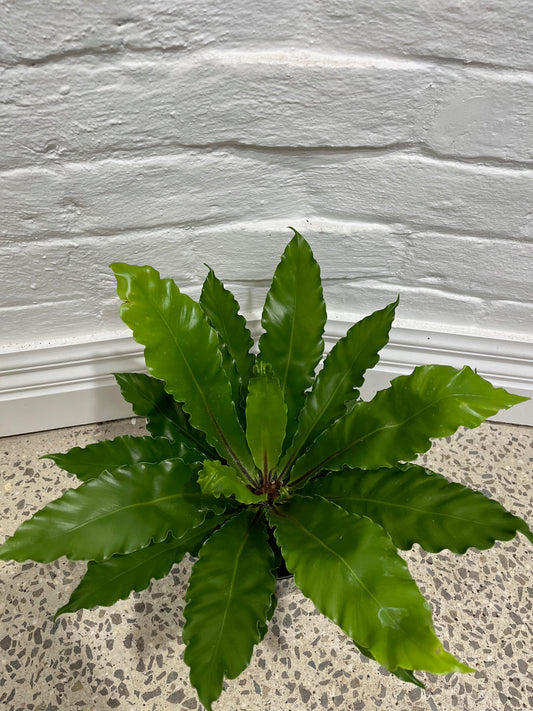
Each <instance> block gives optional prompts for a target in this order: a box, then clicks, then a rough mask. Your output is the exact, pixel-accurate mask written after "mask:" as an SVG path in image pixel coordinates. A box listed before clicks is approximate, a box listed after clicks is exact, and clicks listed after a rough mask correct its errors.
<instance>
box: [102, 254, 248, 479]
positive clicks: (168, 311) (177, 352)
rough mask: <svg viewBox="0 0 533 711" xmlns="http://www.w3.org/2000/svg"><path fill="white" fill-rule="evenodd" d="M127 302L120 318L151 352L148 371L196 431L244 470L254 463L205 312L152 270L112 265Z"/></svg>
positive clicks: (168, 280) (118, 288)
mask: <svg viewBox="0 0 533 711" xmlns="http://www.w3.org/2000/svg"><path fill="white" fill-rule="evenodd" d="M111 268H112V269H113V271H114V273H115V276H116V279H117V292H118V295H119V297H120V298H121V299H122V300H123V304H122V306H121V310H120V316H121V318H122V320H123V321H124V323H125V324H126V325H127V326H129V327H130V328H131V329H132V331H133V337H134V338H135V340H136V341H137V342H138V343H140V344H142V345H143V346H144V347H145V350H144V357H145V361H146V367H147V368H148V370H149V371H150V373H151V374H152V375H153V376H155V377H156V378H160V379H162V380H164V381H165V390H166V391H167V392H168V393H170V394H171V395H173V396H174V398H175V399H176V400H177V401H178V402H182V403H183V409H184V410H185V411H186V412H188V413H189V415H190V421H191V424H192V425H193V427H196V428H197V429H200V430H202V432H205V435H206V438H207V441H208V442H209V443H210V444H211V445H213V446H214V447H215V448H216V449H217V451H218V452H219V454H221V455H222V456H224V457H225V458H226V459H228V460H230V461H232V462H235V463H236V464H237V466H238V467H239V468H243V469H248V470H249V471H250V470H253V461H252V457H251V455H250V452H249V450H248V445H247V444H246V438H245V436H244V432H243V430H242V427H241V425H240V423H239V419H238V417H237V412H236V410H235V405H234V403H233V400H232V399H231V385H230V382H229V380H228V378H227V376H226V374H225V372H224V369H223V368H222V356H221V354H220V351H219V349H218V335H217V333H216V332H215V331H214V330H213V329H212V328H211V326H210V325H209V324H208V322H207V320H206V318H205V315H204V312H203V310H202V309H201V307H200V306H199V305H198V304H197V303H196V302H194V301H193V300H192V299H191V298H190V297H189V296H187V295H186V294H182V293H181V292H180V290H179V289H178V287H177V286H176V284H175V283H174V282H173V281H172V280H171V279H161V278H160V276H159V273H158V272H157V271H156V270H155V269H153V268H152V267H137V266H132V265H128V264H121V263H115V264H112V265H111Z"/></svg>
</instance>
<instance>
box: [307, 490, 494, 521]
mask: <svg viewBox="0 0 533 711" xmlns="http://www.w3.org/2000/svg"><path fill="white" fill-rule="evenodd" d="M321 496H324V498H327V500H328V501H332V502H337V501H354V502H359V501H360V502H363V503H370V504H378V505H379V506H385V507H386V506H388V507H391V508H398V509H405V510H406V511H413V512H414V513H419V514H426V515H430V516H440V517H442V518H453V519H456V520H457V521H467V522H468V523H474V524H476V525H478V526H483V525H484V524H483V522H482V521H475V520H472V519H471V518H466V517H463V516H454V515H453V514H447V513H443V512H441V511H434V510H431V509H429V510H426V509H417V508H414V507H413V506H407V504H397V503H392V502H390V501H386V500H385V501H381V500H380V499H370V498H367V497H358V496H329V495H325V494H321ZM339 505H340V504H339ZM343 508H344V507H343ZM485 525H486V524H485Z"/></svg>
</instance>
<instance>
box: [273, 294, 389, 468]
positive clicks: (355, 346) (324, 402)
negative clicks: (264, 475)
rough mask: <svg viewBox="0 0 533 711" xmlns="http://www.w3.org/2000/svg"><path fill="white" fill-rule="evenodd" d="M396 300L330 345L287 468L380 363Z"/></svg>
mask: <svg viewBox="0 0 533 711" xmlns="http://www.w3.org/2000/svg"><path fill="white" fill-rule="evenodd" d="M397 305H398V299H397V300H396V301H395V302H394V303H392V304H389V305H388V306H386V307H385V308H384V309H381V310H380V311H376V312H374V313H373V314H371V315H370V316H367V317H366V318H364V319H362V320H361V321H359V322H358V323H356V324H354V325H353V326H352V327H351V328H350V329H349V330H348V332H347V334H346V335H345V336H344V337H343V338H341V339H340V340H339V341H337V343H336V344H335V345H334V346H333V348H332V349H331V351H330V353H329V354H328V356H327V357H326V359H325V361H324V367H323V368H322V370H321V371H320V372H319V374H318V375H317V377H316V379H315V381H314V382H313V386H312V388H311V390H310V392H309V393H308V395H307V398H306V400H305V404H304V407H303V409H302V412H301V414H300V421H299V424H298V430H297V432H296V435H295V437H294V440H293V442H292V444H291V446H290V447H289V450H288V452H287V457H286V458H285V462H286V465H285V468H286V469H288V468H289V467H290V466H291V464H292V462H293V461H294V460H295V459H296V458H297V456H298V454H299V453H300V452H301V451H302V450H303V449H305V448H306V446H308V445H309V443H311V442H312V441H313V440H315V439H316V438H317V436H318V435H319V434H320V433H321V432H322V431H323V430H324V429H325V428H326V427H328V426H329V425H330V424H331V423H332V422H334V421H335V420H337V419H338V418H339V417H341V416H342V415H344V413H345V412H346V401H348V400H350V401H353V400H355V399H357V397H358V395H359V393H358V391H357V390H356V388H359V387H360V386H361V385H362V384H363V381H364V375H365V372H366V371H367V370H368V369H369V368H373V367H374V366H375V365H376V363H377V362H378V360H379V355H378V353H379V351H380V350H381V349H382V348H383V346H385V345H386V344H387V343H388V340H389V331H390V328H391V325H392V322H393V320H394V313H395V311H396V307H397Z"/></svg>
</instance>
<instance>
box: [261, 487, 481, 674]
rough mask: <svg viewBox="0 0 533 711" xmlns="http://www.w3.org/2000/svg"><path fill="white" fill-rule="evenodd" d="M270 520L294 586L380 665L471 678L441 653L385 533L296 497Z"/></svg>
mask: <svg viewBox="0 0 533 711" xmlns="http://www.w3.org/2000/svg"><path fill="white" fill-rule="evenodd" d="M270 519H271V523H272V524H275V526H276V531H275V534H276V538H277V541H278V544H279V546H280V547H281V550H282V552H283V557H284V559H285V562H286V564H287V568H288V569H289V570H291V571H292V572H293V573H294V581H295V583H296V585H297V586H298V587H299V588H300V589H301V591H302V592H303V594H304V595H306V596H307V597H309V598H310V599H311V600H312V601H313V603H314V604H315V605H316V607H317V608H318V609H319V610H320V612H322V613H323V614H324V615H326V616H327V617H329V618H330V619H331V620H333V621H334V622H336V623H337V624H338V625H339V627H341V629H343V630H344V632H346V634H347V635H348V636H349V637H351V638H352V639H353V641H354V642H356V643H357V644H358V645H360V646H361V647H364V648H365V649H368V650H370V652H371V653H372V654H373V656H374V658H375V659H376V661H378V662H379V663H380V664H382V665H383V666H384V667H386V668H387V669H390V670H396V669H397V668H398V667H402V668H404V669H420V670H425V671H430V672H433V673H434V674H447V673H448V672H455V671H463V672H464V671H472V670H471V669H469V667H467V666H465V665H463V664H461V663H460V662H458V661H457V660H456V659H455V658H454V657H453V656H452V655H451V654H449V653H448V652H446V651H445V650H444V648H443V647H442V645H441V643H440V642H439V640H438V639H437V637H436V635H435V633H434V631H433V627H432V620H431V612H430V609H429V606H428V604H427V602H426V601H425V600H424V598H423V596H422V594H421V593H420V591H419V590H418V588H417V586H416V583H415V582H414V580H413V579H412V578H411V576H410V574H409V571H408V569H407V565H406V563H405V561H404V560H403V559H402V558H401V557H400V556H399V555H398V554H397V552H396V549H395V548H394V546H393V545H392V543H391V541H390V538H389V537H388V535H387V534H386V533H385V531H384V530H383V529H382V528H381V527H380V526H378V525H377V524H376V523H374V522H373V521H371V520H370V519H367V518H362V517H360V516H354V515H352V514H349V513H348V512H347V511H344V510H343V509H341V508H340V507H339V506H336V505H335V504H332V503H331V502H330V501H325V500H324V499H321V498H320V497H314V498H312V499H311V498H305V497H301V496H295V497H294V498H293V499H292V501H290V502H289V503H287V504H284V505H282V506H280V507H279V511H278V512H277V513H275V512H273V513H271V514H270ZM339 532H340V533H339Z"/></svg>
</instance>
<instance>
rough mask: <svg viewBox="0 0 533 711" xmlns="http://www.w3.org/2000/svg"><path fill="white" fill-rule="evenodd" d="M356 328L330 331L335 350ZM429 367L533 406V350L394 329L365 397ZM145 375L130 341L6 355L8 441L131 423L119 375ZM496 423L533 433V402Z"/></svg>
mask: <svg viewBox="0 0 533 711" xmlns="http://www.w3.org/2000/svg"><path fill="white" fill-rule="evenodd" d="M349 325H351V324H348V323H345V322H342V321H330V322H329V323H328V326H327V329H326V348H327V349H329V348H331V346H332V345H333V343H334V342H335V341H336V340H337V339H338V338H339V337H340V336H342V335H343V334H344V333H345V332H346V329H347V328H348V327H349ZM252 326H253V324H252ZM253 330H255V329H253ZM428 363H441V364H447V365H452V366H454V367H457V368H461V367H462V366H463V365H469V366H471V367H472V368H475V369H476V370H477V371H478V373H479V374H480V375H482V376H484V377H486V378H487V379H488V380H490V382H492V383H493V385H495V386H498V387H504V388H505V389H506V390H509V391H511V392H515V393H518V394H520V395H525V396H527V397H530V398H533V343H529V342H519V341H506V340H499V339H492V338H481V337H477V336H464V335H457V334H451V333H438V332H433V331H431V332H430V331H419V330H415V329H404V328H397V329H393V331H392V334H391V342H390V344H389V345H388V346H387V347H386V348H385V349H384V350H383V352H382V357H381V360H380V363H379V365H378V366H377V367H376V368H375V369H374V370H373V371H372V372H371V373H370V374H369V377H368V379H367V383H366V385H365V388H364V389H363V395H364V396H366V397H369V396H370V395H371V394H372V393H373V392H375V391H377V390H380V389H382V388H384V387H386V386H387V385H388V383H389V381H390V379H391V378H394V377H396V376H397V375H403V374H406V373H409V372H410V371H411V370H412V369H413V367H415V366H417V365H424V364H428ZM143 367H144V361H143V357H142V349H141V348H140V347H139V346H138V345H137V344H136V343H135V342H134V341H133V340H132V339H131V338H129V337H127V338H113V339H109V340H105V341H99V342H96V343H91V342H88V343H78V344H75V345H68V346H54V347H49V348H42V349H35V350H24V351H18V352H8V353H1V352H0V436H8V435H15V434H22V433H28V432H36V431H40V430H48V429H56V428H59V427H70V426H73V425H81V424H87V423H90V422H102V421H106V420H114V419H119V418H122V417H130V416H131V415H132V412H131V408H130V406H129V405H128V404H127V403H125V402H124V401H123V400H122V398H121V396H120V392H119V390H118V388H117V386H116V385H115V381H114V378H113V376H112V375H111V374H112V373H116V372H119V373H120V372H138V371H142V370H143ZM493 419H494V420H496V421H498V422H511V423H515V424H525V425H530V426H533V400H531V401H529V402H526V403H523V404H521V405H517V406H515V407H513V408H512V409H511V410H507V411H504V412H502V413H501V414H498V415H497V416H496V417H494V418H493Z"/></svg>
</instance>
